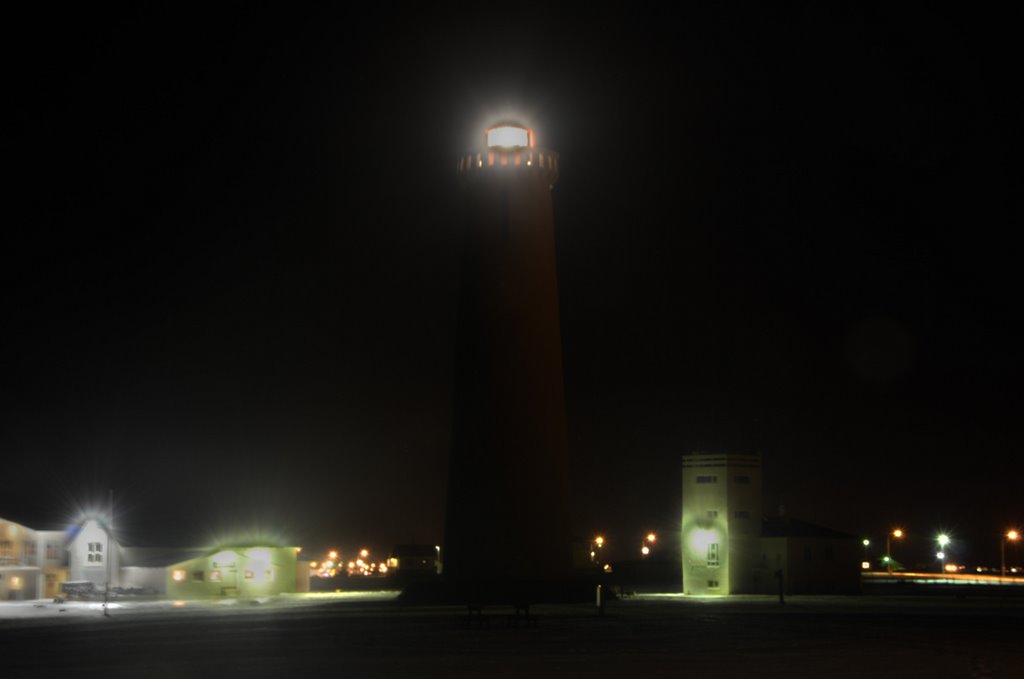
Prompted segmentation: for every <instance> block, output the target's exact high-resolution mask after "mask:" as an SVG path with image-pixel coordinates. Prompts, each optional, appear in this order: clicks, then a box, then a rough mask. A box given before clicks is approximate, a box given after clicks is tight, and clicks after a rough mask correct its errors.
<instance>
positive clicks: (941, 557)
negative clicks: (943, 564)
mask: <svg viewBox="0 0 1024 679" xmlns="http://www.w3.org/2000/svg"><path fill="white" fill-rule="evenodd" d="M935 558H936V559H939V560H940V561H941V560H942V559H945V558H946V553H945V552H938V553H937V554H936V555H935Z"/></svg>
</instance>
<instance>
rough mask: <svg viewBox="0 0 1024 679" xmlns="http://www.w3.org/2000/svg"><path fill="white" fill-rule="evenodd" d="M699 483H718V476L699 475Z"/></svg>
mask: <svg viewBox="0 0 1024 679" xmlns="http://www.w3.org/2000/svg"><path fill="white" fill-rule="evenodd" d="M697 483H718V477H717V476H698V477H697Z"/></svg>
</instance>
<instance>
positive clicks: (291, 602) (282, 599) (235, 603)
mask: <svg viewBox="0 0 1024 679" xmlns="http://www.w3.org/2000/svg"><path fill="white" fill-rule="evenodd" d="M397 596H398V592H315V593H307V594H284V595H280V596H275V597H258V598H250V599H197V600H187V601H183V600H173V599H151V600H145V599H143V600H131V599H120V600H117V601H111V602H109V603H108V604H106V606H104V604H103V603H102V602H97V601H68V602H65V603H60V604H58V603H54V602H53V600H52V599H37V600H35V601H3V602H0V629H2V626H3V625H4V623H5V622H7V621H18V623H20V624H21V625H25V624H32V622H33V621H41V622H46V621H51V620H57V619H60V620H91V619H98V618H103V617H104V616H107V617H108V618H110V617H117V618H128V619H135V618H138V617H140V616H152V615H158V616H161V617H164V618H165V619H173V618H174V617H175V616H179V617H181V616H183V615H185V614H203V613H208V614H223V613H230V612H235V613H245V612H251V611H254V610H257V609H263V610H268V609H272V610H278V609H282V608H296V607H305V606H316V605H322V604H325V603H342V602H344V603H351V604H355V603H360V602H362V603H368V602H382V601H393V600H394V599H395V598H397Z"/></svg>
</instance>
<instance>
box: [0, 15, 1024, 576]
mask: <svg viewBox="0 0 1024 679" xmlns="http://www.w3.org/2000/svg"><path fill="white" fill-rule="evenodd" d="M668 12H669V10H668V9H651V8H648V9H636V8H630V9H626V8H623V7H619V8H617V9H607V10H594V9H593V8H588V9H586V10H585V11H584V10H580V11H578V12H573V11H568V10H566V11H564V12H562V13H561V14H559V15H554V16H552V15H549V14H548V10H547V9H544V6H538V7H536V8H533V9H521V10H520V11H518V12H517V13H516V14H517V16H516V17H515V18H512V19H507V18H506V19H505V20H498V18H497V17H494V16H484V15H482V14H479V13H478V14H476V15H473V14H460V13H457V12H454V11H451V12H447V11H438V10H437V9H431V10H430V11H426V10H420V11H418V12H417V13H410V12H407V11H404V10H402V9H400V8H398V7H397V6H389V7H386V8H383V9H381V10H379V13H378V14H377V15H372V16H371V15H368V14H364V15H354V14H351V13H342V12H338V13H336V14H329V13H316V12H309V13H304V14H303V13H296V14H289V15H285V16H282V15H280V14H279V13H276V12H270V11H267V12H262V11H254V10H248V9H245V10H238V11H237V13H236V14H233V15H227V14H226V13H222V14H217V15H215V16H211V15H207V14H198V13H187V12H180V11H178V10H176V9H175V10H172V9H167V10H160V9H152V8H150V9H140V10H133V11H132V12H130V13H128V14H124V13H104V12H103V11H99V12H96V11H90V12H88V13H81V14H78V15H64V14H55V13H50V14H45V15H43V14H34V15H22V16H17V17H11V19H10V20H9V21H7V22H5V23H7V31H6V32H7V33H8V34H9V35H8V37H7V38H6V39H5V41H4V47H3V51H4V61H5V63H6V65H7V68H6V69H5V78H4V89H5V94H6V96H5V97H4V99H5V101H6V104H5V105H4V118H5V121H4V132H3V150H4V158H5V161H6V164H7V168H8V172H7V177H8V178H7V180H6V181H5V193H6V198H5V204H6V205H7V206H8V210H7V215H6V218H5V219H4V223H5V229H4V245H3V247H2V248H0V252H2V258H3V268H2V276H3V279H4V280H3V293H2V294H3V297H2V303H3V319H4V322H3V333H2V339H0V349H2V354H0V356H2V359H0V361H2V362H0V457H2V459H3V462H2V466H3V469H2V471H0V487H2V495H0V498H2V499H0V515H3V516H6V517H10V518H15V519H20V520H22V521H24V522H26V523H29V524H36V525H51V524H60V523H62V522H64V521H66V520H67V519H68V517H69V515H70V513H71V512H72V511H73V509H74V508H75V507H76V506H88V505H90V504H95V503H98V502H100V501H101V500H102V498H103V497H104V495H105V491H106V489H107V488H113V489H114V490H115V493H116V497H117V507H118V514H119V522H120V523H121V525H122V526H123V527H124V530H125V532H126V533H127V534H128V535H129V538H128V539H129V540H132V539H134V540H135V541H137V542H149V543H154V542H156V543H160V542H179V543H181V542H185V543H189V542H191V543H196V542H201V541H205V540H208V539H212V538H215V537H219V536H228V535H231V534H232V533H234V532H235V531H236V529H238V528H242V527H244V528H246V529H252V530H257V529H258V530H261V531H269V532H271V533H274V534H279V535H282V536H284V537H286V538H287V539H288V540H290V541H292V542H298V543H300V544H305V545H307V546H310V547H319V546H323V545H327V544H328V543H331V544H338V545H341V546H343V547H349V548H350V547H355V546H357V545H359V544H362V543H368V544H370V545H371V546H373V547H375V548H376V549H387V548H390V546H391V545H392V544H394V543H395V542H402V541H409V540H413V539H415V540H418V541H422V542H435V541H439V540H440V539H441V527H442V522H443V512H444V494H445V480H446V474H447V470H446V464H447V453H448V442H449V424H450V420H449V418H450V397H451V393H450V392H451V378H452V366H453V363H452V358H453V355H452V352H453V340H454V322H455V318H456V308H455V300H456V285H457V277H458V261H457V259H458V258H457V248H458V242H459V240H458V234H457V232H456V229H455V226H454V224H455V220H454V219H453V212H452V210H453V206H454V205H455V204H456V202H457V190H458V186H457V182H456V177H455V173H454V163H455V158H456V156H457V155H458V154H459V153H460V152H461V151H463V150H465V149H467V148H468V147H469V146H470V145H472V144H474V143H476V141H477V139H478V136H479V135H480V133H481V130H482V127H483V125H484V124H486V123H488V122H491V120H492V119H493V117H494V116H496V115H498V114H499V113H506V112H514V113H520V114H522V115H523V116H524V117H525V119H526V120H527V121H528V122H530V123H532V124H533V125H534V126H535V127H536V129H537V133H538V137H539V139H540V143H541V144H542V145H546V146H550V147H551V148H554V149H556V150H558V151H559V152H560V153H561V167H562V177H561V179H560V182H559V185H558V187H557V188H556V190H555V194H554V195H555V210H556V220H557V228H558V233H557V239H558V248H559V269H560V270H559V276H560V286H561V288H560V289H561V299H562V333H563V350H564V356H565V365H566V386H567V409H568V415H569V434H570V448H571V460H572V465H573V482H574V489H573V490H574V498H573V507H574V512H575V513H574V523H575V525H576V530H577V537H578V538H580V539H584V538H586V537H589V536H590V535H591V534H592V531H596V530H600V531H603V532H605V533H606V534H608V535H609V538H610V540H611V544H612V545H615V544H620V545H621V544H624V543H628V544H632V543H633V542H635V541H636V540H635V536H639V535H641V534H642V533H643V532H646V531H647V530H649V529H651V528H655V529H658V530H660V531H662V532H663V534H666V535H667V534H669V532H670V531H671V530H672V529H673V528H674V527H676V526H677V525H678V514H679V506H680V489H679V478H680V464H679V456H680V455H681V454H683V453H685V452H689V451H693V450H709V451H722V452H726V451H736V452H752V451H756V452H761V453H762V454H763V455H764V462H765V508H766V510H769V511H774V510H775V508H776V507H777V506H778V505H780V504H784V505H785V507H786V511H787V514H789V515H792V516H797V517H800V518H804V519H807V520H812V521H816V522H819V523H823V524H825V525H829V526H832V527H835V528H839V529H843V530H847V531H850V532H854V533H858V534H866V535H872V536H876V537H879V538H880V537H881V534H882V532H883V531H884V530H885V529H886V528H888V527H889V526H891V525H894V524H896V523H899V524H902V525H904V526H905V527H906V528H907V529H908V530H909V531H910V532H911V534H914V535H930V534H931V533H932V532H933V531H934V530H936V529H938V528H940V527H941V528H945V529H948V530H950V531H952V532H953V534H954V535H955V536H957V537H958V538H960V539H961V540H962V548H963V550H964V552H966V551H967V550H968V549H970V548H972V547H973V549H974V551H975V553H976V554H977V556H978V558H980V559H983V560H984V559H988V560H990V561H992V560H994V559H995V558H997V555H996V553H995V551H994V550H995V547H994V545H996V544H997V540H998V537H997V536H998V532H999V531H1000V530H1002V529H1003V528H1004V527H1005V526H1006V525H1009V524H1011V523H1014V522H1016V523H1017V524H1018V525H1019V524H1020V523H1021V521H1022V519H1024V516H1022V513H1021V502H1020V493H1019V488H1020V481H1019V479H1020V478H1021V474H1022V471H1024V469H1022V467H1024V464H1022V461H1021V450H1022V444H1024V435H1022V432H1021V426H1020V417H1019V414H1020V412H1021V410H1022V405H1024V404H1022V396H1021V388H1020V384H1021V381H1022V377H1024V375H1022V361H1021V355H1022V354H1021V350H1020V347H1021V340H1022V339H1024V338H1022V335H1024V332H1022V324H1021V310H1020V303H1019V299H1018V288H1019V287H1020V286H1019V285H1018V284H1017V283H1018V278H1019V252H1020V251H1019V249H1018V248H1017V243H1016V240H1015V238H1014V232H1015V231H1016V229H1017V228H1019V224H1020V223H1022V221H1024V220H1022V215H1021V214H1020V213H1021V200H1020V186H1021V185H1022V181H1021V179H1022V178H1021V170H1020V151H1021V147H1022V145H1021V133H1020V123H1019V121H1020V116H1019V113H1020V110H1021V107H1020V84H1019V75H1018V74H1017V73H1016V71H1014V70H1013V66H1012V65H1011V64H1013V63H1014V62H1015V61H1016V59H1015V58H1014V57H1015V56H1016V55H1015V52H1016V49H1015V45H1016V44H1017V36H1016V34H1015V33H1016V29H1015V28H1014V27H1015V26H1016V25H1018V22H1017V17H1015V16H1009V15H998V16H997V15H982V14H975V15H972V16H961V15H957V14H952V13H951V14H939V13H936V10H934V9H933V8H931V7H928V6H924V7H919V8H916V9H913V10H911V9H904V10H899V11H896V12H892V11H891V10H889V9H887V8H885V6H884V5H883V6H882V7H881V8H875V9H863V8H862V9H857V10H832V9H823V8H820V7H817V6H816V5H814V4H811V3H808V4H807V5H806V6H800V5H793V6H792V7H791V8H789V9H786V10H778V9H774V10H772V9H765V8H757V9H750V8H743V7H740V6H732V7H731V8H730V9H727V10H716V11H713V12H712V11H700V12H693V11H690V10H687V11H684V12H683V13H682V14H669V13H668ZM687 12H688V13H687ZM468 16H475V17H476V18H475V19H474V20H472V21H471V20H469V19H467V17H468ZM919 546H920V549H922V550H923V549H924V548H925V546H926V541H925V540H924V539H923V538H920V542H919ZM630 549H632V547H630Z"/></svg>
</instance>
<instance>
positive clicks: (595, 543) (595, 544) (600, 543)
mask: <svg viewBox="0 0 1024 679" xmlns="http://www.w3.org/2000/svg"><path fill="white" fill-rule="evenodd" d="M602 547H604V537H602V536H600V535H598V536H595V537H594V539H593V540H592V541H591V543H590V561H591V562H597V561H598V558H597V550H599V549H601V548H602Z"/></svg>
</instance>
